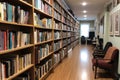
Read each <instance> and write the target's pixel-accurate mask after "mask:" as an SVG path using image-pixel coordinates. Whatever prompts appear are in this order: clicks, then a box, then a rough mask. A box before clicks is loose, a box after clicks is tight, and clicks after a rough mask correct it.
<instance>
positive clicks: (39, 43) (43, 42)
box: [35, 39, 53, 46]
mask: <svg viewBox="0 0 120 80" xmlns="http://www.w3.org/2000/svg"><path fill="white" fill-rule="evenodd" d="M52 41H53V39H51V40H47V41H42V42H38V43H36V44H35V46H37V45H41V44H45V43H49V42H52Z"/></svg>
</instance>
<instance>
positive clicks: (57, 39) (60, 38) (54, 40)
mask: <svg viewBox="0 0 120 80" xmlns="http://www.w3.org/2000/svg"><path fill="white" fill-rule="evenodd" d="M61 39H62V38H59V39H54V41H58V40H61Z"/></svg>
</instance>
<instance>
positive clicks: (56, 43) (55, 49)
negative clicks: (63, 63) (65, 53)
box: [54, 41, 62, 51]
mask: <svg viewBox="0 0 120 80" xmlns="http://www.w3.org/2000/svg"><path fill="white" fill-rule="evenodd" d="M60 48H62V41H56V42H54V51H57V50H58V49H60Z"/></svg>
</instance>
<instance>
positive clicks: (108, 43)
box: [103, 42, 112, 54]
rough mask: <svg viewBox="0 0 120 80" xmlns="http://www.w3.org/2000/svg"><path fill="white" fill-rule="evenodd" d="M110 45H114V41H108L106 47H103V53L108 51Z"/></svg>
mask: <svg viewBox="0 0 120 80" xmlns="http://www.w3.org/2000/svg"><path fill="white" fill-rule="evenodd" d="M109 47H112V43H111V42H107V43H106V45H105V47H104V49H103V53H104V54H105V53H106V52H107V50H108V49H109Z"/></svg>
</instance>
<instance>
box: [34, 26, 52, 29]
mask: <svg viewBox="0 0 120 80" xmlns="http://www.w3.org/2000/svg"><path fill="white" fill-rule="evenodd" d="M35 28H38V29H45V30H53V29H52V28H45V27H41V26H35Z"/></svg>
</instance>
